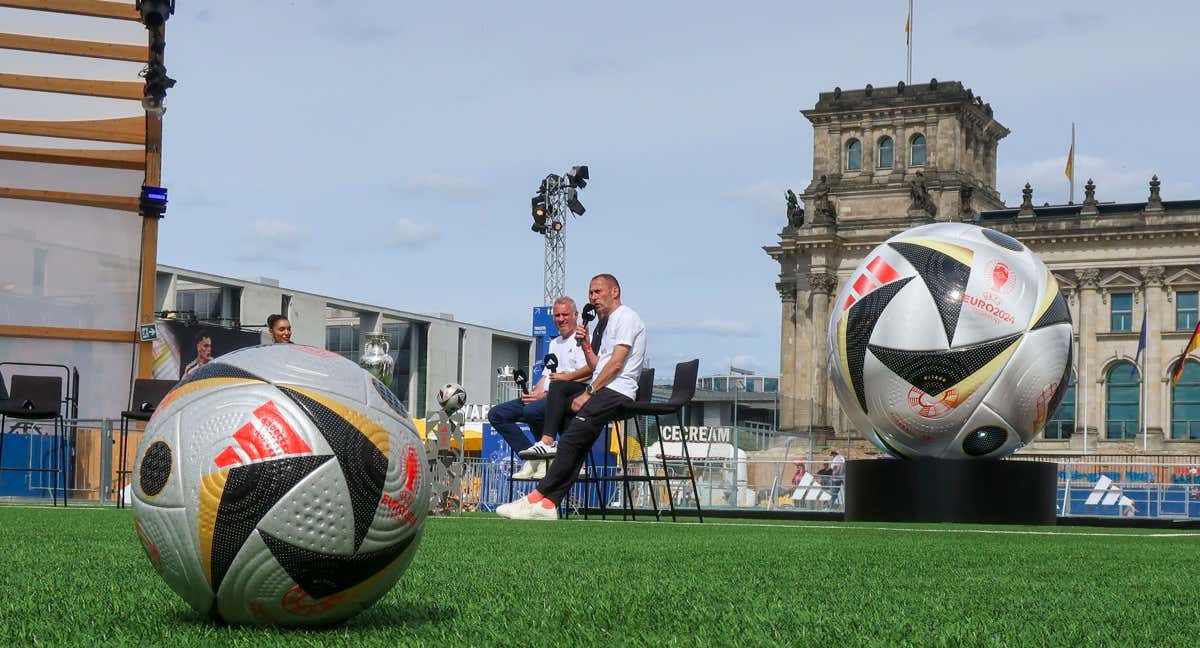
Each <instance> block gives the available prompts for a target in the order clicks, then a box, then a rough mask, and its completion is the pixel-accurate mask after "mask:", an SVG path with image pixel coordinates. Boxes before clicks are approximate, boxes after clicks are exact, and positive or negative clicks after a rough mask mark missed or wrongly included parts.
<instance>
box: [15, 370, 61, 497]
mask: <svg viewBox="0 0 1200 648" xmlns="http://www.w3.org/2000/svg"><path fill="white" fill-rule="evenodd" d="M8 396H9V397H8V398H7V399H4V400H3V401H0V471H5V470H8V471H13V472H25V473H35V472H36V473H54V475H55V478H54V479H55V481H54V483H53V484H52V485H51V486H50V496H51V498H52V500H53V503H54V506H58V488H57V484H58V482H59V481H61V482H62V489H63V506H64V507H65V506H66V505H67V494H68V490H67V489H68V487H69V483H70V482H69V481H68V477H69V476H70V475H69V471H70V466H69V465H68V464H67V423H66V419H65V418H64V417H63V414H62V406H63V381H62V378H60V377H58V376H22V375H14V376H13V377H12V390H11V393H10V394H9V395H8ZM10 418H12V419H17V420H22V421H53V422H54V436H55V437H56V438H57V439H58V455H59V456H58V459H59V461H58V465H57V466H55V467H53V468H42V467H35V466H33V465H30V466H29V467H26V468H4V467H3V465H4V434H3V431H4V430H5V429H6V428H7V425H6V423H7V422H8V419H10Z"/></svg>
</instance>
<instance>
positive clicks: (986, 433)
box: [962, 426, 1008, 457]
mask: <svg viewBox="0 0 1200 648" xmlns="http://www.w3.org/2000/svg"><path fill="white" fill-rule="evenodd" d="M1007 440H1008V430H1005V429H1004V428H999V427H993V426H986V427H981V428H978V429H976V430H972V431H971V433H970V434H968V435H967V436H966V438H964V439H963V443H962V448H963V452H965V453H967V454H968V455H970V456H972V457H982V456H984V455H986V454H991V453H993V452H995V451H996V450H999V449H1000V446H1002V445H1004V442H1005V441H1007Z"/></svg>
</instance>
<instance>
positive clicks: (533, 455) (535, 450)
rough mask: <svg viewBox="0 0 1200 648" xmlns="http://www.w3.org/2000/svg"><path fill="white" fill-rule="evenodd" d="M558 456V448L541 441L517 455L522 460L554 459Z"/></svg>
mask: <svg viewBox="0 0 1200 648" xmlns="http://www.w3.org/2000/svg"><path fill="white" fill-rule="evenodd" d="M557 454H558V447H557V446H548V445H546V444H544V443H542V442H541V441H538V442H537V443H535V444H533V445H532V446H530V447H529V448H527V449H525V450H522V451H520V452H518V453H517V456H518V457H520V458H522V459H553V458H554V457H555V455H557Z"/></svg>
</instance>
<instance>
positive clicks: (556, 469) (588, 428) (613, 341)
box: [496, 274, 646, 520]
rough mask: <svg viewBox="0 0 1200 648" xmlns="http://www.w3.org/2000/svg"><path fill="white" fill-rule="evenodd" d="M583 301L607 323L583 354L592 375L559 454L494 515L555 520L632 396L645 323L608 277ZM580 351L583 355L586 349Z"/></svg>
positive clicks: (575, 403)
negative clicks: (595, 346) (532, 485)
mask: <svg viewBox="0 0 1200 648" xmlns="http://www.w3.org/2000/svg"><path fill="white" fill-rule="evenodd" d="M588 300H589V301H590V302H591V304H592V305H593V306H595V307H596V313H597V315H599V316H600V317H602V318H606V319H607V323H606V324H605V328H604V335H603V336H602V337H601V340H600V351H599V353H597V354H588V360H589V364H590V363H591V361H592V359H593V356H594V358H595V373H594V374H593V375H592V380H591V383H590V384H588V385H587V387H586V388H585V390H584V392H583V393H581V394H579V395H578V396H576V397H575V398H574V399H573V400H572V401H571V410H572V411H574V412H575V417H574V418H573V419H571V422H570V424H569V425H568V426H567V429H566V431H565V432H563V434H562V436H561V437H560V438H559V440H558V454H557V457H556V458H555V460H554V461H553V462H552V463H551V464H550V468H549V469H548V470H547V471H546V476H545V477H543V478H542V479H541V481H539V482H538V485H537V488H536V489H534V491H533V492H532V493H530V494H529V495H527V496H525V497H522V498H520V499H518V500H516V501H514V502H510V503H508V504H503V505H501V506H500V507H499V508H497V509H496V512H497V513H499V514H500V515H502V516H504V517H507V518H512V519H517V520H556V519H558V504H559V503H560V502H561V501H562V499H563V498H564V497H566V495H567V492H568V491H569V490H570V488H571V484H573V483H575V479H576V478H577V476H578V475H579V468H580V466H582V465H583V461H584V459H585V457H586V455H587V451H588V448H591V447H592V444H593V443H595V442H596V439H597V438H599V436H600V432H601V431H603V430H604V426H606V425H608V424H609V423H610V422H611V421H612V420H613V419H614V418H616V417H617V416H618V415H619V414H620V412H621V410H622V409H623V408H624V407H626V406H628V405H630V404H632V403H633V400H634V398H635V397H636V396H637V383H638V377H639V376H640V375H641V372H642V363H643V361H644V359H645V356H646V325H645V324H643V323H642V318H641V317H639V316H638V314H637V313H636V312H634V310H633V309H632V308H630V307H628V306H625V305H623V304H622V303H621V284H620V283H618V282H617V278H616V277H614V276H612V275H610V274H601V275H596V276H595V277H593V278H592V282H591V284H590V285H589V287H588ZM576 335H577V336H578V335H579V333H578V332H577V333H576ZM584 347H585V353H586V352H587V351H588V350H589V349H590V345H588V344H584ZM552 388H553V387H552Z"/></svg>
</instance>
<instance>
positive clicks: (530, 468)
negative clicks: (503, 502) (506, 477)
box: [512, 460, 546, 479]
mask: <svg viewBox="0 0 1200 648" xmlns="http://www.w3.org/2000/svg"><path fill="white" fill-rule="evenodd" d="M541 463H545V462H542V461H532V460H531V461H526V462H525V463H524V464H521V469H520V470H518V471H517V472H515V473H513V476H512V478H513V479H541V478H540V477H535V476H534V473H536V472H537V469H538V464H541ZM542 474H543V475H545V474H546V471H545V469H542Z"/></svg>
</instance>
